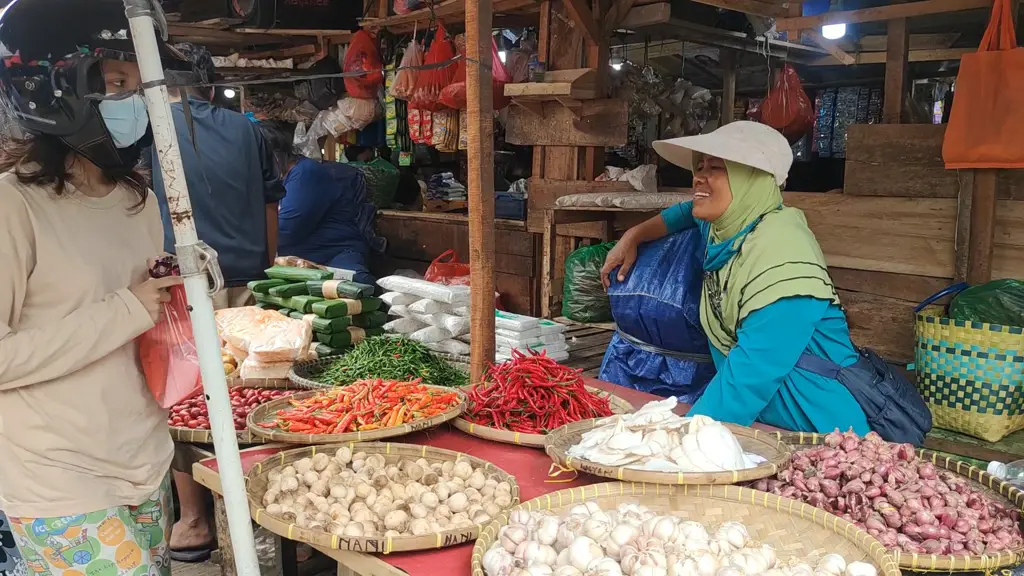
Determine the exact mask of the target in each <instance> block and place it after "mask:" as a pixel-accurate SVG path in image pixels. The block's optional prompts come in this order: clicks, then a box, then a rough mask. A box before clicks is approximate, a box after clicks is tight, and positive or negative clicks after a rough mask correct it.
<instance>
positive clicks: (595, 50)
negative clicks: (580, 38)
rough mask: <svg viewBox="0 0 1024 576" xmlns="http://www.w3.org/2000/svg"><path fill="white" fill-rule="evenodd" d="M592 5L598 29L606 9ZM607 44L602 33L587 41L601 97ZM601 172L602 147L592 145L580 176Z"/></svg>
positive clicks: (606, 68) (589, 177)
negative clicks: (594, 39) (593, 39)
mask: <svg viewBox="0 0 1024 576" xmlns="http://www.w3.org/2000/svg"><path fill="white" fill-rule="evenodd" d="M592 5H593V10H592V12H593V18H594V20H596V22H595V26H596V27H597V28H598V29H599V30H600V29H602V27H601V26H598V25H597V24H598V23H600V22H602V21H603V18H604V17H605V15H606V14H607V13H608V9H607V6H606V3H605V2H603V1H602V0H594V2H593V4H592ZM608 46H609V38H608V36H606V35H604V34H600V35H598V37H597V38H596V41H595V42H590V41H589V40H588V41H587V67H588V68H594V69H595V70H597V91H598V94H600V95H601V97H604V95H605V92H606V86H607V84H608V73H609V65H608V59H609V57H610V56H609V48H608ZM602 172H604V148H601V147H594V146H591V147H588V148H586V149H585V150H584V153H583V174H582V178H583V179H584V180H594V179H595V178H597V177H598V176H600V175H601V173H602Z"/></svg>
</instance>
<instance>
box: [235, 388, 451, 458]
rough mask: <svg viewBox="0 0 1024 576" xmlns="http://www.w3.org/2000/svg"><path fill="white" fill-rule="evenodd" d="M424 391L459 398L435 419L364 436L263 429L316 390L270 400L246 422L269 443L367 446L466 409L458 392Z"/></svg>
mask: <svg viewBox="0 0 1024 576" xmlns="http://www.w3.org/2000/svg"><path fill="white" fill-rule="evenodd" d="M427 388H430V389H431V390H432V391H433V392H434V393H442V394H444V393H453V394H456V395H457V396H458V397H459V402H458V403H457V404H456V405H455V406H452V407H451V408H450V409H449V410H447V411H445V412H442V413H440V414H438V415H436V416H431V417H430V418H424V419H422V420H413V421H412V422H407V423H405V424H402V425H400V426H389V427H387V428H380V429H377V430H367V431H365V432H346V433H344V434H299V433H297V432H281V431H280V430H276V429H273V428H264V427H263V426H261V425H260V424H261V423H262V422H265V421H266V420H267V419H268V418H270V416H271V415H272V414H274V413H275V412H276V411H278V410H281V409H283V408H287V407H289V406H290V402H291V401H292V400H303V399H306V398H309V397H310V396H314V395H316V394H320V393H321V392H320V391H318V390H310V391H307V392H299V393H298V394H294V395H292V396H290V397H288V398H281V399H279V400H272V401H270V402H267V403H266V404H262V405H260V406H257V407H256V408H255V409H254V410H253V411H252V412H249V417H248V418H247V420H246V421H247V423H248V424H249V430H250V431H251V432H252V433H253V435H254V436H259V437H261V438H264V439H265V440H266V441H268V442H288V443H291V444H326V443H329V442H367V441H370V440H381V439H384V438H394V437H396V436H404V435H406V434H411V433H413V432H419V431H420V430H426V429H427V428H433V427H434V426H437V425H439V424H442V423H444V422H447V421H449V420H451V419H452V418H455V417H456V416H458V415H459V414H462V411H463V410H465V409H466V394H465V393H464V392H462V391H461V390H458V389H454V388H442V387H440V386H427Z"/></svg>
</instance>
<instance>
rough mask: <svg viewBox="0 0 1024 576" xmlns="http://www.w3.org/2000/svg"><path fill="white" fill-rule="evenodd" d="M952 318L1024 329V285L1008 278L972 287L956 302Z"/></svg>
mask: <svg viewBox="0 0 1024 576" xmlns="http://www.w3.org/2000/svg"><path fill="white" fill-rule="evenodd" d="M949 317H950V318H952V319H954V320H963V321H966V322H987V323H989V324H1000V325H1003V326H1024V282H1021V281H1020V280H1014V279H1012V278H1007V279H1005V280H993V281H991V282H986V283H985V284H981V285H979V286H971V287H970V288H967V289H966V290H964V291H963V292H961V293H959V294H957V295H956V297H954V298H953V301H952V302H951V303H950V305H949Z"/></svg>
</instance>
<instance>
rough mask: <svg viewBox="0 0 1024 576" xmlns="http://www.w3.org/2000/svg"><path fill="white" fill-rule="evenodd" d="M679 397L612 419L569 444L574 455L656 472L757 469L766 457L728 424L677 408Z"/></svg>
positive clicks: (606, 463)
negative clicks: (748, 448) (746, 447)
mask: <svg viewBox="0 0 1024 576" xmlns="http://www.w3.org/2000/svg"><path fill="white" fill-rule="evenodd" d="M676 403H677V402H676V399H675V397H674V396H673V397H670V398H666V399H664V400H658V401H655V402H648V403H647V404H645V405H644V406H643V408H640V409H639V410H637V411H636V412H633V413H632V414H624V415H618V416H612V417H610V418H607V419H606V420H605V422H604V423H603V424H602V425H601V426H599V427H597V428H594V429H592V430H589V431H588V432H586V433H584V434H583V437H582V438H581V439H580V442H579V443H578V444H576V445H574V446H572V447H570V448H569V450H568V451H567V454H568V455H569V456H571V457H573V458H579V459H582V460H588V461H590V462H594V463H595V464H600V465H602V466H625V467H627V468H636V469H639V470H652V471H657V472H721V471H725V470H742V469H744V468H753V467H754V466H757V465H758V464H759V463H760V462H763V461H764V459H763V458H761V457H760V456H758V455H756V454H746V453H744V452H743V448H741V447H740V443H739V442H738V441H737V440H736V437H735V436H733V434H732V432H730V431H729V429H728V428H726V427H725V426H722V425H721V424H720V423H719V422H716V421H715V420H712V419H711V418H708V417H707V416H694V417H692V418H684V417H682V416H678V415H676V414H674V413H673V412H672V410H674V409H675V407H676Z"/></svg>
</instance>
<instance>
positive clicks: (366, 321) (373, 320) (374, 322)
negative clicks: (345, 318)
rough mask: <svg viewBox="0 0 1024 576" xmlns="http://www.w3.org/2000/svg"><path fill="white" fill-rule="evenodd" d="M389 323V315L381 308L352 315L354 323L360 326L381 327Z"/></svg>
mask: <svg viewBox="0 0 1024 576" xmlns="http://www.w3.org/2000/svg"><path fill="white" fill-rule="evenodd" d="M387 323H388V315H387V314H385V313H383V312H381V311H380V310H375V311H373V312H363V313H362V314H359V315H357V316H353V317H352V325H353V326H359V327H360V328H380V327H381V326H383V325H385V324H387Z"/></svg>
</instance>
